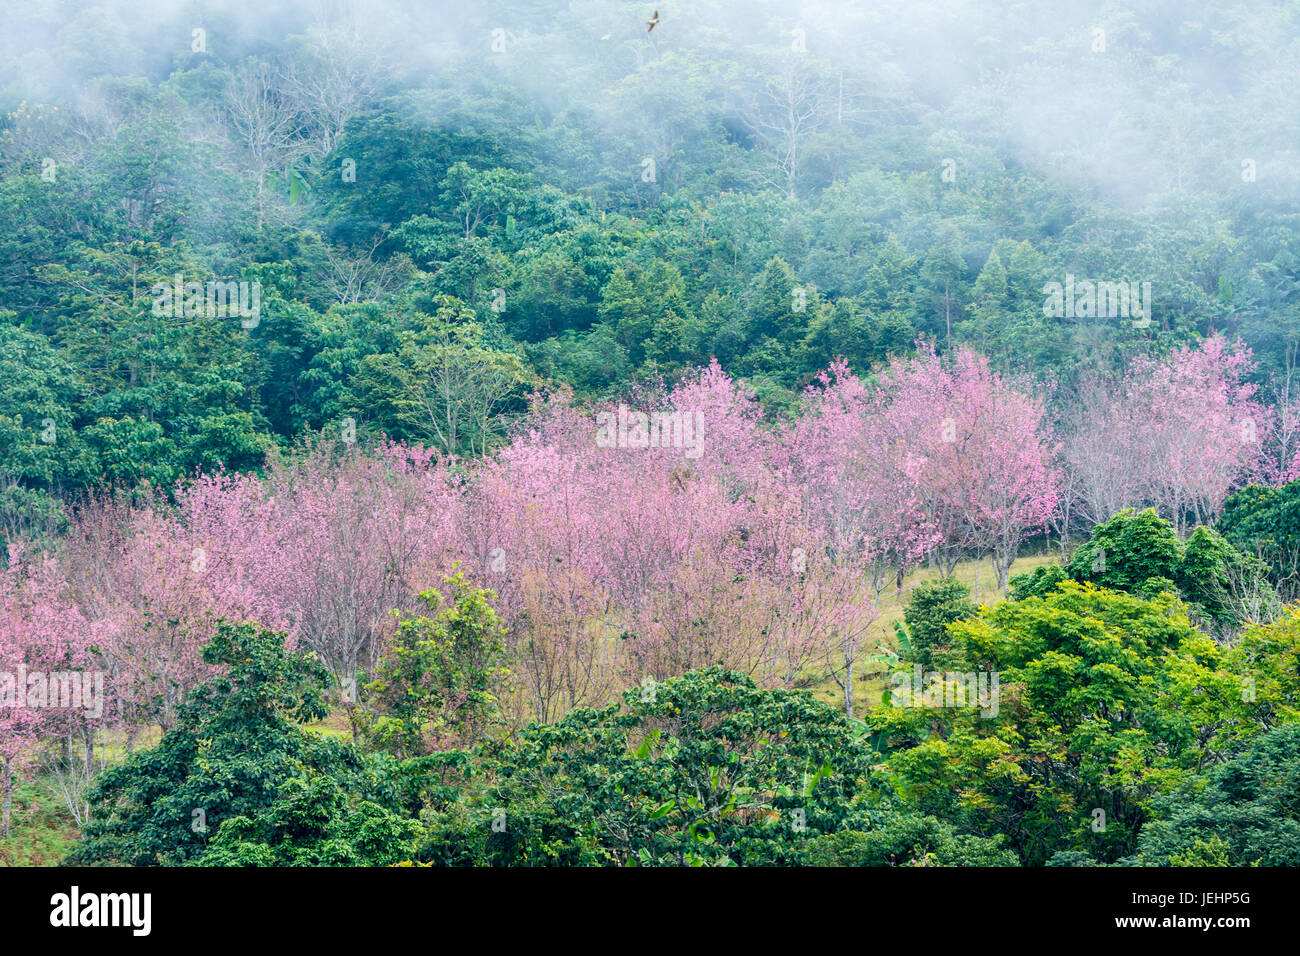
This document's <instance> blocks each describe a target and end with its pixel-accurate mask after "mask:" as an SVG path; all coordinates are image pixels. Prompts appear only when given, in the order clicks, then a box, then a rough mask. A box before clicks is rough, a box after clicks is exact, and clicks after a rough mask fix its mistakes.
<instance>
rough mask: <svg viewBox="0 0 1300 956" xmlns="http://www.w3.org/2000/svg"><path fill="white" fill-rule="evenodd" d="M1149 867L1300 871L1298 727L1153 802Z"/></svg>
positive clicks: (1261, 740) (1142, 852) (1143, 844)
mask: <svg viewBox="0 0 1300 956" xmlns="http://www.w3.org/2000/svg"><path fill="white" fill-rule="evenodd" d="M1155 807H1156V810H1157V812H1158V813H1159V814H1160V817H1159V818H1158V819H1156V820H1153V821H1151V822H1150V823H1148V824H1147V825H1146V826H1145V827H1144V828H1143V830H1142V835H1141V838H1140V840H1139V858H1140V861H1141V863H1142V864H1144V865H1149V866H1300V724H1294V723H1293V724H1288V725H1286V726H1284V727H1278V728H1276V729H1274V730H1272V731H1270V732H1269V733H1267V734H1264V735H1263V736H1261V737H1258V738H1256V739H1255V740H1253V741H1252V742H1251V743H1250V745H1249V747H1248V748H1247V749H1245V750H1244V752H1242V753H1240V754H1239V755H1237V756H1235V757H1234V758H1233V759H1232V760H1230V761H1228V762H1227V763H1225V764H1223V765H1221V766H1217V767H1214V768H1213V769H1211V770H1210V771H1209V772H1208V773H1207V774H1206V776H1205V778H1204V779H1203V780H1198V781H1196V782H1195V783H1194V784H1189V785H1188V786H1186V787H1183V788H1180V789H1179V790H1178V791H1177V792H1175V793H1172V794H1170V795H1168V796H1166V797H1163V798H1161V799H1159V800H1157V801H1156V802H1155Z"/></svg>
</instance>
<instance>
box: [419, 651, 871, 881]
mask: <svg viewBox="0 0 1300 956" xmlns="http://www.w3.org/2000/svg"><path fill="white" fill-rule="evenodd" d="M873 758H874V754H873V753H872V751H871V750H870V749H869V748H868V746H867V745H866V742H865V738H864V737H863V735H862V732H861V731H860V730H859V729H858V728H856V727H854V726H853V725H850V724H849V722H848V721H846V720H845V718H844V717H843V716H842V715H841V714H839V713H838V712H837V711H835V710H833V709H832V708H831V707H829V706H827V705H825V704H822V703H818V702H816V701H814V700H812V699H811V698H810V697H809V696H808V695H806V694H805V693H802V692H792V691H781V690H762V689H760V688H758V687H756V686H755V685H754V683H753V681H751V680H750V679H749V678H747V677H744V676H743V675H740V674H737V673H733V672H729V671H725V670H721V669H718V668H713V669H709V670H704V671H692V672H691V673H689V674H686V675H684V676H682V677H676V678H672V679H671V680H667V681H664V682H663V683H660V684H647V685H646V686H645V687H644V688H642V689H641V690H634V691H630V692H628V693H627V694H625V695H624V696H623V700H622V702H621V704H619V703H616V704H611V705H610V706H608V707H605V708H602V709H600V710H591V709H578V710H574V711H571V712H570V713H569V714H568V715H567V716H566V717H565V718H564V719H563V720H561V721H559V722H558V723H556V724H553V725H550V726H537V725H533V726H530V727H529V728H528V729H526V730H525V731H523V732H522V733H521V734H520V735H519V736H518V738H517V739H514V740H511V741H508V742H504V743H501V744H498V745H494V746H493V747H492V748H491V749H490V751H489V753H488V754H487V755H486V757H485V763H484V770H483V773H484V776H485V785H484V786H483V787H482V788H481V789H480V790H478V791H476V792H473V793H472V794H470V795H469V796H468V797H467V799H466V801H465V802H464V803H463V804H462V805H458V806H457V807H455V808H453V809H451V810H449V811H447V812H444V813H442V814H441V815H439V816H438V818H437V819H436V820H435V821H434V822H433V824H432V826H431V829H430V836H429V838H428V841H427V843H426V844H425V845H424V846H423V847H422V848H421V850H420V854H419V857H420V859H421V860H425V861H432V862H437V863H446V864H477V865H482V864H488V865H496V866H504V865H516V866H541V865H591V864H610V863H615V864H620V865H628V866H650V865H700V866H714V865H731V864H737V865H742V864H743V865H754V864H796V863H800V862H803V861H804V860H805V858H806V853H807V850H808V846H809V844H810V841H811V840H812V838H813V837H815V836H816V835H818V834H822V833H830V832H834V831H837V830H840V829H843V828H845V827H849V826H851V825H853V826H858V827H862V826H863V825H864V824H866V825H867V826H874V825H875V824H877V823H878V822H879V820H880V819H881V817H882V814H883V804H880V805H877V804H875V803H873V802H872V801H871V799H870V798H869V795H868V792H867V785H868V780H869V776H870V767H871V762H872V760H873Z"/></svg>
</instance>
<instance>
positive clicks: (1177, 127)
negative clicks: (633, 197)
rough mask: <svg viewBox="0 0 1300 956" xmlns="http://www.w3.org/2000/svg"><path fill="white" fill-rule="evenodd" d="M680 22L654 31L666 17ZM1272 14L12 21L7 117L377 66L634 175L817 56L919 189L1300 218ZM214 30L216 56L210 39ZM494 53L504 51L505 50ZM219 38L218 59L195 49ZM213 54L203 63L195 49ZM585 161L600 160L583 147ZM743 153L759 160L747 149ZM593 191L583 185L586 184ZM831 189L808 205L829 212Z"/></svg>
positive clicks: (1061, 9)
mask: <svg viewBox="0 0 1300 956" xmlns="http://www.w3.org/2000/svg"><path fill="white" fill-rule="evenodd" d="M656 8H657V9H658V11H659V13H660V22H659V23H658V24H657V25H656V28H655V29H654V30H653V31H649V32H647V28H646V23H647V21H648V20H649V18H650V15H651V13H652V11H653V10H654V9H656ZM1279 9H1280V8H1272V9H1269V10H1264V9H1256V5H1252V4H1228V3H1206V2H1199V3H1185V2H1178V0H1149V2H1073V3H1052V4H1042V3H1032V2H1014V0H999V2H984V0H981V2H966V3H953V2H917V0H898V2H872V3H856V2H826V0H807V2H802V3H796V2H782V3H775V2H741V3H738V2H695V3H674V2H671V0H664V2H658V3H653V2H652V3H623V2H612V0H578V2H573V3H569V4H567V5H565V4H558V3H556V4H552V3H541V2H491V3H474V4H466V3H444V2H436V3H427V2H418V0H355V2H347V0H338V2H307V0H302V2H285V0H271V2H259V3H250V2H240V0H222V2H175V3H172V2H135V0H117V2H111V3H94V4H85V3H81V2H76V0H68V2H36V0H17V2H11V3H8V4H6V10H5V13H4V25H3V39H2V41H0V53H2V54H3V66H0V91H2V93H0V104H2V105H3V107H4V112H5V113H11V112H12V111H13V110H14V109H15V108H16V107H17V105H18V104H19V103H20V102H23V101H26V102H27V103H28V104H33V103H36V104H49V105H60V104H61V105H62V106H63V107H64V108H73V109H77V108H81V109H91V108H92V107H91V104H93V103H94V102H96V100H97V97H99V96H101V95H102V94H101V91H100V87H101V84H102V83H103V82H104V80H105V78H107V77H119V78H120V77H123V76H140V77H144V78H146V79H147V80H149V81H150V82H151V83H155V84H157V83H163V82H166V81H167V79H168V76H169V75H173V82H178V80H177V77H178V76H182V75H186V74H189V75H191V80H192V81H195V82H204V80H203V76H204V75H205V74H204V71H207V70H218V71H220V70H224V69H228V68H230V67H233V66H235V65H236V64H238V63H239V62H241V61H243V60H245V59H246V58H249V57H257V58H261V59H266V60H270V61H273V62H275V61H278V60H281V59H283V58H286V57H288V56H290V55H291V54H292V53H293V51H295V50H297V51H301V50H303V49H312V48H314V49H316V50H317V51H318V52H320V53H321V54H323V55H324V56H325V57H326V58H336V57H346V58H349V62H353V61H354V60H356V59H358V58H359V59H362V60H365V61H367V62H368V63H370V64H371V65H372V66H373V67H377V68H379V69H378V70H377V71H376V73H375V77H374V78H375V80H376V82H375V83H374V84H373V86H367V88H366V90H365V91H364V93H365V96H366V97H368V98H370V99H379V98H382V97H383V96H386V95H392V94H394V93H397V92H399V91H403V90H407V91H409V90H412V89H417V88H422V87H423V88H429V89H432V90H435V91H439V92H438V95H436V96H434V97H433V98H432V99H426V100H425V101H424V102H423V105H419V100H418V99H412V101H411V103H410V104H408V105H407V107H406V108H407V109H410V110H416V111H418V110H421V109H423V110H425V111H426V113H427V116H426V118H427V119H428V120H429V121H430V122H434V123H454V124H460V125H463V126H466V127H472V126H473V125H474V124H475V121H476V119H475V117H474V116H473V115H471V114H467V113H465V112H464V111H462V110H458V109H457V108H456V105H455V104H456V102H457V97H456V95H455V91H456V90H458V89H468V88H473V89H475V90H477V91H479V93H480V94H481V93H483V91H485V90H489V91H495V92H497V93H500V94H502V95H509V96H511V97H517V98H519V102H520V104H521V111H520V112H519V113H518V114H517V115H516V116H515V117H513V119H504V120H503V119H500V118H492V117H484V116H480V117H478V119H480V120H482V121H483V122H485V123H491V122H506V123H509V122H511V121H519V122H525V121H526V122H529V123H531V124H534V125H538V124H540V125H541V126H547V127H549V126H550V125H551V124H554V123H556V122H558V121H562V120H563V118H564V117H565V116H571V115H591V116H594V117H596V118H598V121H599V123H600V124H601V125H602V126H603V127H605V128H607V129H609V130H612V131H625V135H626V138H627V139H628V141H629V149H630V150H631V153H636V152H637V151H639V150H644V149H647V148H648V149H653V150H659V151H666V152H671V151H672V150H673V149H675V148H677V147H678V146H679V140H681V139H682V138H683V137H685V136H689V135H692V133H694V132H695V131H697V130H701V129H716V128H719V127H721V128H724V129H727V130H731V131H732V132H733V134H734V131H735V130H736V129H739V128H741V127H742V126H743V125H744V124H742V123H740V122H738V121H736V119H735V118H736V116H737V115H738V114H739V113H741V112H743V110H744V108H745V104H752V103H753V101H754V98H755V93H756V87H757V86H761V85H763V84H764V83H765V82H766V81H768V80H770V79H771V78H772V77H773V76H774V75H776V74H778V73H779V72H780V70H781V69H783V67H782V64H785V63H789V62H790V61H791V60H792V57H797V60H798V64H799V65H798V67H797V69H799V70H803V71H809V72H811V73H812V74H814V75H815V76H816V77H817V78H818V81H819V82H820V83H823V84H824V87H825V88H824V89H823V90H821V91H820V93H819V96H820V97H821V98H820V100H819V101H818V102H817V103H816V104H815V106H814V107H812V109H813V110H814V111H815V112H816V113H817V115H815V116H812V117H810V118H809V122H808V126H809V128H810V129H811V128H813V127H816V129H817V131H821V132H826V131H829V132H831V133H832V134H833V131H834V129H835V128H836V127H837V126H839V127H842V126H843V124H845V123H849V124H852V125H853V126H854V127H855V128H857V129H859V130H862V129H865V130H868V131H870V132H871V133H872V134H873V135H880V136H894V137H899V139H900V143H899V145H900V149H899V154H898V166H899V168H901V169H913V170H920V169H926V168H933V166H934V165H935V164H936V163H938V162H940V161H942V160H943V159H944V158H953V159H955V160H956V162H957V163H958V164H959V165H961V166H964V165H965V164H967V163H973V164H976V165H979V164H982V163H990V162H1000V163H1002V164H1006V165H1024V166H1027V167H1030V168H1032V169H1033V170H1034V171H1035V172H1036V173H1037V174H1039V175H1042V176H1045V177H1047V178H1048V179H1050V181H1052V182H1054V183H1056V184H1058V185H1059V186H1060V188H1061V189H1063V190H1066V191H1084V192H1087V193H1093V192H1100V193H1101V194H1102V195H1104V196H1106V197H1109V198H1111V199H1113V200H1114V201H1115V202H1116V203H1119V204H1124V205H1130V206H1133V205H1137V206H1143V205H1148V204H1150V203H1154V202H1160V201H1162V200H1167V199H1168V198H1169V197H1170V196H1176V195H1179V194H1185V193H1187V192H1193V191H1198V190H1204V191H1208V192H1210V193H1215V192H1218V191H1220V190H1221V189H1222V188H1223V187H1222V184H1223V183H1224V182H1226V181H1230V180H1233V179H1235V178H1236V177H1237V176H1238V175H1239V173H1240V171H1241V169H1242V168H1243V163H1245V162H1246V161H1247V160H1251V161H1253V163H1254V167H1255V171H1256V176H1257V180H1258V184H1259V187H1260V190H1261V191H1268V192H1269V193H1270V194H1272V195H1278V196H1281V195H1286V196H1294V194H1295V187H1296V175H1295V168H1296V158H1297V157H1296V152H1295V148H1294V144H1295V143H1296V142H1297V141H1300V136H1298V135H1297V134H1298V133H1300V129H1298V128H1297V127H1298V125H1300V111H1298V110H1296V108H1295V106H1294V102H1293V100H1292V95H1291V94H1292V81H1293V79H1294V77H1295V75H1296V69H1297V65H1298V62H1297V57H1298V54H1300V44H1298V43H1297V36H1298V34H1300V31H1298V30H1297V23H1296V19H1297V14H1295V13H1294V12H1293V13H1291V14H1290V15H1289V16H1288V15H1286V14H1285V13H1282V12H1278V10H1279ZM196 30H198V31H203V33H202V34H196V33H195V32H194V31H196ZM494 31H495V32H494ZM199 36H202V41H200V40H198V39H196V37H199ZM196 44H199V45H201V47H202V49H200V50H198V51H197V52H196V50H195V49H194V47H195V45H196ZM571 145H573V146H574V147H575V152H576V151H577V149H576V147H578V146H579V145H580V144H571ZM742 145H744V143H743V137H742ZM569 172H570V174H571V175H572V176H573V177H574V179H575V181H573V182H570V183H569V185H570V186H572V187H574V188H580V187H581V186H582V183H581V181H580V180H581V177H582V173H581V169H580V167H579V166H578V165H576V164H575V165H574V166H572V167H571V168H570V169H569ZM833 178H834V174H833V171H832V172H825V171H819V172H817V173H816V174H815V175H812V176H810V177H807V178H806V181H804V182H801V183H800V184H799V188H800V191H802V192H808V191H815V190H817V189H818V188H821V187H824V186H825V185H826V184H827V182H829V181H830V180H831V179H833Z"/></svg>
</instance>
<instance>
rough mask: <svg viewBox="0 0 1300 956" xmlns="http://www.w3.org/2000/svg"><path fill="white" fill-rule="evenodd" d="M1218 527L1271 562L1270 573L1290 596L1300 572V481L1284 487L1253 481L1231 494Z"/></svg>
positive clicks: (1216, 524)
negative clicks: (1252, 483)
mask: <svg viewBox="0 0 1300 956" xmlns="http://www.w3.org/2000/svg"><path fill="white" fill-rule="evenodd" d="M1214 527H1215V530H1216V531H1218V532H1219V533H1220V534H1222V535H1223V537H1224V538H1225V539H1226V540H1228V541H1229V542H1231V543H1232V544H1233V545H1235V546H1236V547H1237V548H1239V549H1241V550H1242V551H1245V552H1247V553H1248V554H1256V555H1258V556H1259V557H1260V558H1262V559H1263V560H1264V561H1266V562H1267V563H1268V566H1269V574H1270V577H1271V579H1272V581H1273V583H1274V584H1275V585H1277V586H1278V587H1279V589H1285V592H1286V593H1287V595H1288V596H1292V595H1294V594H1295V592H1296V587H1297V584H1296V578H1297V575H1300V481H1292V482H1289V483H1287V484H1285V485H1283V486H1282V487H1280V488H1273V487H1269V486H1267V485H1250V486H1248V487H1246V488H1242V489H1241V490H1240V491H1237V492H1235V493H1233V494H1232V495H1230V496H1229V497H1228V500H1227V501H1226V502H1225V503H1224V505H1223V512H1222V514H1220V516H1219V520H1218V521H1217V522H1216V523H1215V526H1214Z"/></svg>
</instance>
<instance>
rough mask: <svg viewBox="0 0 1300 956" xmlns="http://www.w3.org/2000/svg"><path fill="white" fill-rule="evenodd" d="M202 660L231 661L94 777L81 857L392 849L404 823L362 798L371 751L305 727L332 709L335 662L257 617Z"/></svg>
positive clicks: (160, 858) (302, 858) (288, 856)
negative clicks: (364, 753)
mask: <svg viewBox="0 0 1300 956" xmlns="http://www.w3.org/2000/svg"><path fill="white" fill-rule="evenodd" d="M204 660H205V661H206V662H207V663H208V664H210V665H213V666H215V667H220V668H222V672H221V673H219V674H218V676H216V677H214V678H213V679H212V680H211V681H210V682H209V683H207V684H205V685H203V686H201V687H200V688H198V689H197V690H195V691H194V692H193V693H192V694H191V695H190V696H189V697H188V698H187V700H186V701H185V703H184V705H183V706H182V707H181V709H180V713H179V717H178V720H177V723H176V725H175V726H174V727H173V728H172V729H171V730H169V731H167V733H165V734H164V735H163V737H162V740H161V741H159V743H158V745H157V746H156V747H154V748H152V749H150V750H146V751H143V752H140V753H136V754H134V755H132V756H131V757H130V758H128V759H127V761H126V762H125V763H123V764H121V765H118V766H115V767H111V768H109V769H108V770H106V771H104V772H103V773H102V774H101V775H100V776H99V777H97V778H96V780H95V783H94V785H93V787H92V789H91V791H90V793H89V795H88V798H89V801H90V806H91V814H92V821H91V822H90V823H89V824H88V825H87V827H86V829H85V832H84V834H83V836H82V839H81V841H80V842H79V843H78V844H77V847H76V849H75V850H74V851H73V853H72V855H71V857H70V859H71V861H72V862H75V863H81V864H90V863H115V864H128V865H135V866H153V865H179V864H186V863H194V864H199V865H204V864H207V863H214V864H216V863H221V864H229V863H251V862H256V863H266V864H271V863H362V862H367V861H370V862H380V861H386V860H387V859H388V857H389V856H392V855H393V854H394V853H395V851H394V850H393V846H394V840H396V839H397V836H396V835H398V834H400V833H402V832H405V831H404V830H403V829H402V827H401V826H399V825H398V824H397V822H396V821H394V820H391V819H388V817H387V816H385V814H384V813H381V812H379V811H378V810H377V809H374V808H371V807H368V806H366V805H365V802H364V800H358V799H357V795H359V794H361V793H362V791H363V787H362V783H363V781H364V767H365V763H364V760H363V758H362V757H361V755H360V754H359V753H357V752H356V751H355V750H354V749H353V748H352V747H351V746H350V745H348V744H344V743H340V742H338V741H335V740H331V739H328V738H324V737H321V736H319V735H317V734H313V733H310V732H308V731H306V730H303V729H302V728H301V727H299V726H298V723H297V722H299V721H304V720H315V719H319V718H321V717H323V716H325V713H326V707H325V689H326V686H327V684H328V673H327V672H326V670H325V668H324V667H322V666H321V665H320V664H319V663H317V662H316V661H315V660H314V659H312V658H309V657H306V656H304V655H301V654H298V653H296V652H292V651H287V650H286V649H285V646H284V635H283V634H278V633H275V632H273V631H266V630H263V629H261V628H258V627H256V626H254V625H251V624H240V625H231V624H225V623H223V624H222V625H221V626H220V628H219V630H218V632H217V636H216V637H215V638H214V639H213V641H212V643H211V644H210V645H209V646H208V647H207V648H205V649H204ZM344 794H349V796H347V797H345V796H344ZM354 814H360V819H352V817H353V815H354ZM350 838H354V839H356V840H359V841H361V844H360V845H359V846H357V847H355V848H354V849H353V850H352V851H348V850H347V849H346V848H345V847H343V846H341V845H340V844H341V843H342V842H346V840H347V839H350ZM209 854H211V855H210V856H209Z"/></svg>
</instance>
